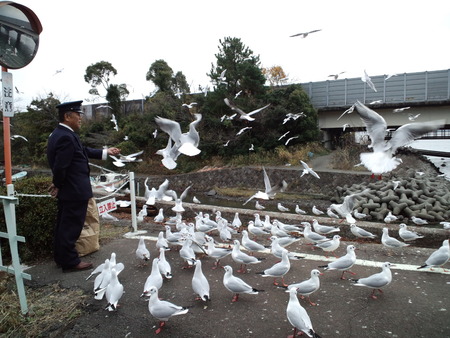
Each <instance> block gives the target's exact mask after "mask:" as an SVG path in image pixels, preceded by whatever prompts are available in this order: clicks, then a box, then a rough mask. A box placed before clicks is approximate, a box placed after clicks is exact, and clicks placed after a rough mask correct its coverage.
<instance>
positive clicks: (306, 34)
mask: <svg viewBox="0 0 450 338" xmlns="http://www.w3.org/2000/svg"><path fill="white" fill-rule="evenodd" d="M320 31H321V29H314V30H312V31H309V32H303V33H297V34H294V35H290V36H289V37H290V38H293V37H296V36H301V37H302V38H303V39H304V38H306V37H307V36H308V35H309V34H312V33H316V32H320Z"/></svg>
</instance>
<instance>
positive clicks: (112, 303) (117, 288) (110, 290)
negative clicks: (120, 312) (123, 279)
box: [105, 268, 123, 311]
mask: <svg viewBox="0 0 450 338" xmlns="http://www.w3.org/2000/svg"><path fill="white" fill-rule="evenodd" d="M122 295H123V285H122V284H121V283H120V282H119V279H118V278H117V271H116V269H114V268H113V269H111V280H110V282H109V284H108V286H107V287H106V293H105V298H106V300H107V301H108V304H107V305H106V308H105V310H108V311H116V310H117V304H118V303H119V300H120V298H122Z"/></svg>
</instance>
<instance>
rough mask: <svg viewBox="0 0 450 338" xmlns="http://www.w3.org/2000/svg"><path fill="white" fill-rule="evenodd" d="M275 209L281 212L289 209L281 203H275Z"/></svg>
mask: <svg viewBox="0 0 450 338" xmlns="http://www.w3.org/2000/svg"><path fill="white" fill-rule="evenodd" d="M277 209H278V210H280V211H281V212H287V211H289V208H286V207H285V206H283V205H282V204H281V203H278V204H277Z"/></svg>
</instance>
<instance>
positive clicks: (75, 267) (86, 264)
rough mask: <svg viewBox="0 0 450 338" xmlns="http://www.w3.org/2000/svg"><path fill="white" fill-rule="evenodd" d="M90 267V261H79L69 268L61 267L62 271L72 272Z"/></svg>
mask: <svg viewBox="0 0 450 338" xmlns="http://www.w3.org/2000/svg"><path fill="white" fill-rule="evenodd" d="M91 268H92V263H87V262H80V263H78V265H75V266H73V267H71V268H66V269H63V272H74V271H83V270H87V269H91Z"/></svg>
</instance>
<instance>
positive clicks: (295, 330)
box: [287, 326, 297, 338]
mask: <svg viewBox="0 0 450 338" xmlns="http://www.w3.org/2000/svg"><path fill="white" fill-rule="evenodd" d="M296 335H297V328H296V327H295V326H294V333H293V334H291V335H289V336H287V338H295V336H296Z"/></svg>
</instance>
